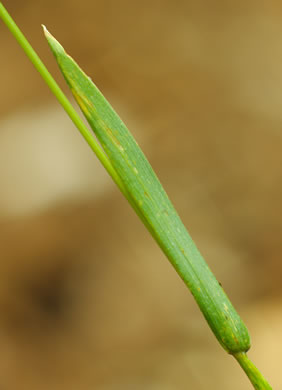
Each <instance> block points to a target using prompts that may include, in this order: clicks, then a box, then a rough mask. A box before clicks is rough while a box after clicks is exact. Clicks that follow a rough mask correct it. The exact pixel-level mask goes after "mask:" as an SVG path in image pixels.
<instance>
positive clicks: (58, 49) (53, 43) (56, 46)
mask: <svg viewBox="0 0 282 390" xmlns="http://www.w3.org/2000/svg"><path fill="white" fill-rule="evenodd" d="M41 26H42V28H43V32H44V35H45V38H46V39H47V42H48V44H49V46H50V48H51V50H52V52H53V54H54V55H55V56H56V57H57V56H58V54H60V53H65V50H64V48H63V46H62V45H61V44H60V43H59V42H58V41H57V39H56V38H54V37H53V35H52V34H51V33H50V32H49V31H48V30H47V28H46V26H45V25H44V24H42V25H41Z"/></svg>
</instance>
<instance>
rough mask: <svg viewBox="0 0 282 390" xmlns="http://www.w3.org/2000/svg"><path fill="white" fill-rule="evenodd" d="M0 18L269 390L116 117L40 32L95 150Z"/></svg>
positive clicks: (257, 381)
mask: <svg viewBox="0 0 282 390" xmlns="http://www.w3.org/2000/svg"><path fill="white" fill-rule="evenodd" d="M0 16H1V18H2V19H3V21H4V22H5V23H6V25H7V26H8V28H9V29H10V31H11V32H12V34H13V35H14V36H15V38H16V39H17V40H18V42H19V44H20V45H21V46H22V48H23V49H24V51H25V53H26V54H27V55H28V57H29V58H30V60H31V61H32V62H33V64H34V66H35V67H36V69H37V70H38V71H39V72H40V74H41V76H42V77H43V79H44V80H45V82H46V83H47V84H48V86H49V87H50V88H51V90H52V92H53V93H54V95H55V96H56V97H57V99H58V100H59V102H60V103H61V104H62V106H63V107H64V109H65V110H66V112H67V113H68V114H69V116H70V117H71V119H72V121H73V122H74V123H75V125H76V126H77V128H78V129H79V131H80V132H81V134H82V135H83V137H84V138H85V139H86V141H87V142H88V144H89V146H90V147H91V148H92V150H93V151H94V152H95V154H96V155H97V157H98V158H99V160H100V161H101V163H102V164H103V166H104V167H105V169H106V170H107V171H108V173H109V174H110V176H111V177H112V178H113V180H114V181H115V183H116V184H117V186H118V187H119V189H120V190H121V192H122V193H123V194H124V196H125V197H126V199H127V200H128V202H129V203H130V205H131V206H132V207H133V209H134V210H135V212H136V213H137V215H138V216H139V217H140V219H141V220H142V222H143V223H144V225H145V226H146V228H147V229H148V230H149V232H150V233H151V235H152V236H153V237H154V239H155V240H156V242H157V243H158V245H159V246H160V248H161V249H162V250H163V252H164V253H165V254H166V256H167V257H168V259H169V260H170V262H171V263H172V265H173V266H174V268H175V269H176V271H177V272H178V274H179V275H180V277H181V278H182V279H183V281H184V283H185V284H186V285H187V287H188V288H189V289H190V291H191V293H192V294H193V296H194V298H195V300H196V302H197V304H198V305H199V308H200V310H201V311H202V313H203V315H204V316H205V318H206V320H207V322H208V324H209V326H210V328H211V329H212V331H213V333H214V334H215V336H216V338H217V339H218V341H219V342H220V344H221V345H222V346H223V348H224V349H225V350H226V351H227V352H228V353H230V354H231V355H233V356H234V357H235V358H236V360H237V361H238V362H239V364H240V366H241V367H242V368H243V370H244V371H245V372H246V374H247V375H248V377H249V379H250V381H251V383H252V384H253V386H254V388H255V389H257V390H270V389H271V387H270V385H269V384H268V383H267V381H266V380H265V379H264V377H263V376H262V375H261V373H260V372H259V371H258V369H257V368H256V367H255V366H254V365H253V363H251V362H250V360H249V359H248V357H247V355H246V352H247V351H248V350H249V348H250V339H249V334H248V330H247V328H246V326H245V324H244V323H243V322H242V320H241V318H240V316H239V315H238V313H237V312H236V310H235V309H234V307H233V305H232V304H231V302H230V301H229V299H228V297H227V296H226V294H225V292H224V291H223V289H222V287H221V286H220V285H219V283H218V281H217V280H216V278H215V276H214V275H213V273H212V272H211V271H210V269H209V267H208V266H207V264H206V262H205V261H204V259H203V258H202V256H201V254H200V252H199V251H198V249H197V247H196V245H195V244H194V242H193V241H192V239H191V237H190V235H189V234H188V232H187V230H186V228H185V227H184V225H183V223H182V222H181V219H180V218H179V216H178V214H177V212H176V211H175V209H174V207H173V205H172V204H171V202H170V200H169V198H168V197H167V195H166V193H165V191H164V189H163V187H162V185H161V184H160V182H159V180H158V178H157V177H156V175H155V173H154V171H153V169H152V168H151V166H150V164H149V162H148V160H147V159H146V157H145V156H144V154H143V152H142V151H141V149H140V148H139V146H138V145H137V143H136V141H135V140H134V138H133V136H132V135H131V133H130V132H129V131H128V129H127V128H126V126H125V125H124V123H123V122H122V121H121V119H120V118H119V116H118V115H117V114H116V112H115V111H114V110H113V108H112V107H111V105H110V104H109V103H108V102H107V100H106V99H105V98H104V96H103V95H102V94H101V92H100V91H99V90H98V89H97V87H96V86H95V85H94V84H93V82H92V81H91V79H90V78H89V77H87V76H86V75H85V73H84V72H83V71H82V70H81V69H80V68H79V66H78V65H77V64H76V63H75V62H74V61H73V59H72V58H71V57H69V56H68V55H67V54H66V52H65V51H64V49H63V48H62V46H61V45H60V44H59V43H58V42H57V41H56V40H55V38H53V37H52V35H51V34H50V33H49V32H48V31H47V30H46V28H45V27H44V32H45V36H46V38H47V41H48V43H49V45H50V47H51V49H52V51H53V54H54V55H55V58H56V60H57V63H58V65H59V67H60V69H61V71H62V73H63V75H64V77H65V79H66V81H67V83H68V85H69V87H70V89H71V91H72V93H73V96H74V97H75V99H76V101H77V103H78V104H79V106H80V108H81V110H82V112H83V114H84V115H85V117H86V119H87V121H88V123H89V125H90V127H91V128H92V130H93V131H94V133H95V135H96V137H97V139H98V140H99V141H100V143H101V145H102V148H103V149H101V147H100V146H99V144H98V143H97V142H96V140H95V138H93V136H92V133H91V132H90V131H89V129H88V128H87V127H86V126H85V125H84V124H83V122H82V121H81V119H80V117H79V116H78V114H77V113H76V111H75V110H74V109H73V107H72V105H71V104H70V103H69V101H68V99H67V98H66V97H65V95H64V94H63V92H62V91H61V90H60V88H59V87H58V86H57V84H56V82H55V81H54V79H53V78H52V76H51V75H50V74H49V72H48V71H47V69H46V68H45V66H44V65H43V63H42V62H41V60H40V59H39V58H38V56H37V54H36V53H35V52H34V50H33V49H32V47H31V46H30V44H29V43H28V42H27V40H26V39H25V37H24V36H23V34H22V33H21V31H20V30H19V29H18V27H17V26H16V24H15V23H14V21H13V20H12V18H11V17H10V16H9V14H8V12H7V11H6V10H5V8H4V6H3V4H2V3H0Z"/></svg>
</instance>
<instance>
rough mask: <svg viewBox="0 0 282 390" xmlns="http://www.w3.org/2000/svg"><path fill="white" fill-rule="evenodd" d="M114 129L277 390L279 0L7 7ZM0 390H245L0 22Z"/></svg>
mask: <svg viewBox="0 0 282 390" xmlns="http://www.w3.org/2000/svg"><path fill="white" fill-rule="evenodd" d="M5 5H6V6H7V8H8V9H9V11H10V12H11V13H12V14H13V16H14V18H15V20H16V22H17V23H18V24H19V26H20V27H21V28H22V30H23V31H24V32H25V34H26V36H27V37H28V39H29V40H30V41H31V43H32V44H33V46H34V48H35V49H36V50H37V51H38V53H39V54H40V56H41V57H42V59H43V60H44V62H45V63H46V64H47V66H48V68H49V69H50V71H51V73H52V74H54V75H55V76H56V78H57V80H58V81H59V82H60V84H61V85H62V87H63V88H64V90H65V91H67V90H66V87H65V85H64V83H63V80H62V77H61V75H59V73H58V71H57V67H56V64H55V61H54V59H53V58H52V55H51V53H50V51H49V49H48V46H47V44H46V42H45V40H44V37H43V34H42V31H41V27H40V24H41V23H44V24H45V25H46V26H47V27H48V29H49V30H50V31H51V32H52V33H53V34H54V35H55V36H56V37H57V38H58V39H59V40H60V42H61V43H62V44H63V45H64V46H65V48H66V49H67V50H68V52H69V53H70V54H71V55H72V56H73V57H74V58H75V59H76V60H77V61H78V62H79V64H80V65H81V67H82V68H83V69H84V70H85V71H86V72H87V73H88V74H89V75H90V76H91V77H92V79H93V80H95V82H96V83H97V85H98V86H99V87H100V89H101V90H102V91H103V92H104V94H105V95H106V96H107V97H108V98H109V100H110V101H111V102H112V104H113V105H114V107H115V108H116V109H117V110H118V112H119V113H120V114H121V116H122V118H123V119H124V121H125V122H126V123H127V125H128V126H129V128H130V129H131V131H132V132H133V134H134V135H135V136H136V138H137V140H138V142H139V144H140V145H141V146H142V148H143V149H144V151H145V153H146V154H147V156H148V157H149V159H150V161H151V163H152V165H153V167H154V168H155V170H156V171H157V173H158V175H159V177H160V178H161V181H162V183H163V184H164V186H165V188H166V190H167V192H168V193H169V195H170V197H171V198H172V200H173V202H174V204H175V206H176V208H177V210H178V211H179V213H180V215H181V216H182V218H183V220H184V222H185V224H186V226H187V227H188V228H189V231H190V233H191V234H192V236H193V238H194V240H195V241H196V243H197V245H198V246H199V248H200V250H201V251H202V253H203V254H204V256H205V257H206V259H207V261H208V263H209V264H210V266H211V268H212V269H213V270H214V271H215V273H216V275H217V277H218V279H219V280H220V281H221V283H222V284H223V286H224V288H225V290H226V291H227V293H228V295H229V296H230V297H231V300H232V301H233V302H234V304H235V305H236V307H237V308H238V310H239V312H240V314H242V317H243V318H244V320H245V322H246V323H247V325H248V328H249V330H250V333H251V336H252V345H253V346H252V349H251V351H250V356H251V357H252V358H253V360H254V361H255V363H257V365H258V366H259V367H261V368H262V371H263V372H264V373H265V375H266V376H267V377H268V378H269V379H270V380H271V383H272V385H273V387H274V388H275V389H282V380H281V374H280V371H281V368H280V367H281V350H282V334H281V332H282V331H281V329H282V327H281V324H282V314H281V308H282V305H281V304H282V288H281V272H282V267H281V233H282V229H281V228H282V221H281V211H282V206H281V198H282V197H281V195H282V182H281V176H282V175H281V162H282V157H281V146H282V130H281V127H282V45H281V42H282V7H281V5H280V3H279V2H278V1H274V0H272V1H267V2H266V1H251V0H244V1H243V0H242V1H240V0H239V1H236V2H229V1H223V0H216V1H213V2H210V1H207V0H206V1H196V0H195V1H192V0H189V1H188V0H187V1H180V0H179V1H169V0H165V1H146V0H145V1H142V2H139V1H129V0H124V1H114V0H112V1H104V2H101V1H100V2H98V1H89V0H81V1H80V2H77V1H74V0H68V1H66V0H56V1H53V0H50V1H48V2H40V1H36V0H34V1H30V0H26V1H16V0H10V1H9V0H8V1H6V2H5ZM0 47H1V54H0V66H1V74H0V83H1V92H2V93H1V95H0V186H1V187H0V188H1V192H0V250H1V263H0V278H1V280H0V346H1V348H0V350H1V355H0V359H1V364H0V386H1V389H2V388H3V389H4V390H14V389H29V390H33V389H40V390H41V389H42V390H45V389H46V390H49V389H50V390H51V389H52V390H53V389H54V390H56V389H58V390H59V389H68V390H71V389H74V390H75V389H80V390H88V389H89V390H90V389H101V390H119V389H122V390H126V389H137V390H138V389H149V390H156V389H162V390H169V389H193V390H202V389H217V390H227V389H229V390H235V389H246V390H247V389H251V385H250V384H249V383H248V381H247V379H246V378H245V376H244V374H243V373H242V372H241V370H240V368H239V367H238V365H237V364H236V362H235V361H233V359H232V358H231V357H229V356H228V355H226V353H225V352H224V351H222V349H221V348H220V347H219V346H218V344H217V342H216V340H215V339H214V337H213V335H212V334H211V332H210V330H209V329H208V327H207V325H206V324H205V322H204V320H203V318H202V316H201V314H200V313H199V310H198V308H197V306H196V305H195V303H194V302H193V300H192V298H191V296H190V294H189V293H188V292H187V290H186V289H185V286H183V284H182V283H181V281H180V280H179V278H178V277H177V275H176V274H175V272H174V270H173V269H172V267H171V266H170V265H169V264H168V262H167V260H166V259H165V257H164V256H163V255H162V254H161V253H160V251H159V249H158V248H157V246H156V245H155V243H154V242H153V241H152V239H151V238H150V237H149V235H148V233H147V232H146V231H145V229H144V228H143V226H142V225H141V224H140V222H139V221H138V220H137V218H136V216H135V215H134V214H133V212H132V211H131V210H130V209H129V207H128V205H127V204H126V202H125V201H124V200H123V199H122V197H121V195H120V194H119V193H118V191H117V190H116V188H115V187H114V185H113V184H112V183H111V181H110V180H109V178H108V177H107V175H106V173H105V172H104V171H103V169H102V168H101V167H100V166H99V164H98V162H97V161H96V159H95V157H94V156H92V154H91V151H90V150H88V147H87V145H86V144H85V142H84V141H83V140H82V139H81V137H80V135H79V134H78V133H77V131H76V130H75V128H74V126H73V125H72V124H71V122H70V121H69V119H68V118H67V117H66V115H65V114H64V112H63V111H62V109H61V108H60V107H59V105H58V104H57V103H56V101H55V99H54V98H53V97H52V96H51V93H50V92H49V91H48V89H47V87H46V86H45V85H44V83H43V82H42V80H41V79H40V77H39V76H38V74H37V73H36V71H35V70H34V69H33V67H32V65H31V64H30V62H29V61H28V60H27V59H26V58H25V56H24V54H23V52H22V51H21V49H20V48H19V46H18V45H17V43H16V42H15V40H14V39H13V38H12V36H11V35H10V33H9V32H8V30H7V29H6V28H5V26H4V25H3V24H2V23H1V24H0Z"/></svg>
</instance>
